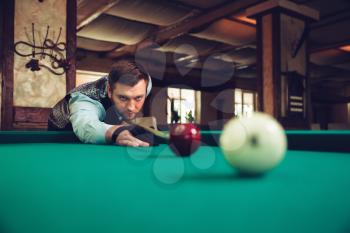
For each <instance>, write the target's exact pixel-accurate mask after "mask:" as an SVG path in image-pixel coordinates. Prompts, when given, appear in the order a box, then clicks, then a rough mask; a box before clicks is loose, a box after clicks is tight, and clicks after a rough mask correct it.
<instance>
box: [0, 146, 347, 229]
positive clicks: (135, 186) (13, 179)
mask: <svg viewBox="0 0 350 233" xmlns="http://www.w3.org/2000/svg"><path fill="white" fill-rule="evenodd" d="M349 197H350V156H348V155H347V154H344V153H334V152H333V153H331V152H327V153H326V152H312V151H311V152H310V151H307V152H306V151H288V152H287V154H286V158H285V160H284V161H283V162H282V163H281V164H280V166H278V167H277V168H276V169H274V170H273V171H271V172H269V173H268V174H266V175H265V176H262V177H254V178H249V177H240V176H238V175H237V173H236V172H235V170H234V169H233V168H232V167H230V166H229V165H228V164H227V163H226V161H225V160H224V159H223V157H222V154H221V151H220V149H219V148H218V147H214V146H202V147H201V148H200V149H199V151H197V152H196V153H195V154H194V155H193V156H192V157H190V158H186V159H182V158H179V157H175V156H174V155H173V154H172V152H171V151H170V150H169V148H168V147H167V146H166V145H161V146H158V147H151V148H128V147H119V146H106V145H104V146H103V145H84V144H79V143H25V144H21V143H18V144H2V145H0V232H8V233H21V232H25V233H37V232H45V233H54V232H55V233H59V232H65V233H70V232H75V233H76V232H130V233H133V232H152V233H156V232H168V233H177V232H179V233H180V232H203V233H205V232H230V233H232V232H244V233H248V232H269V233H273V232H299V233H300V232H318V233H322V232H325V233H329V232H342V233H343V232H344V233H345V232H350V198H349Z"/></svg>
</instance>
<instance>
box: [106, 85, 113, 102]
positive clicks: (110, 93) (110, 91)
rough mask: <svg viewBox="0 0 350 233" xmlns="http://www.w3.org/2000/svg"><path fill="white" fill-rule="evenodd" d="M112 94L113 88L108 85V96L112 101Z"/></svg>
mask: <svg viewBox="0 0 350 233" xmlns="http://www.w3.org/2000/svg"><path fill="white" fill-rule="evenodd" d="M112 92H113V90H112V87H111V86H110V85H109V84H108V86H107V94H108V97H109V98H110V99H112Z"/></svg>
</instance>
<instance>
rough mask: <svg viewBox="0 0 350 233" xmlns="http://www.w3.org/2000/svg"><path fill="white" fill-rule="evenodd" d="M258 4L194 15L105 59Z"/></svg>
mask: <svg viewBox="0 0 350 233" xmlns="http://www.w3.org/2000/svg"><path fill="white" fill-rule="evenodd" d="M260 2H262V0H246V1H234V2H230V3H228V4H226V5H223V6H221V7H219V8H216V9H214V10H212V11H209V12H205V13H202V14H198V15H197V14H194V15H193V16H192V17H190V18H186V19H184V20H182V21H180V22H179V23H176V24H173V25H170V26H168V27H165V28H161V29H159V30H158V31H156V32H153V33H151V34H150V35H149V36H148V37H147V38H146V39H145V40H143V41H141V42H140V43H138V44H135V45H125V46H123V47H120V48H118V49H117V50H115V51H112V52H109V53H108V54H107V57H112V58H117V57H121V56H128V55H132V54H133V53H135V52H136V50H137V49H142V48H145V47H148V46H150V45H151V44H154V43H156V44H160V45H161V44H163V43H164V42H166V41H167V40H169V39H172V38H175V37H177V36H180V35H183V34H185V33H188V32H190V31H191V30H193V29H195V28H199V27H201V26H204V25H206V24H209V23H211V22H214V21H215V20H218V19H221V18H223V17H226V16H229V15H232V14H234V13H236V12H238V11H240V10H242V9H245V8H248V7H250V6H253V5H255V4H257V3H260Z"/></svg>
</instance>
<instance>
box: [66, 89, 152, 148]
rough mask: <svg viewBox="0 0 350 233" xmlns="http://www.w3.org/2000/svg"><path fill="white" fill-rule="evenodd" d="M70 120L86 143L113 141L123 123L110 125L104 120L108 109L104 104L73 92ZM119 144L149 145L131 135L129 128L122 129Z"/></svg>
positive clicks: (75, 130) (77, 133)
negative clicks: (114, 134) (114, 133)
mask: <svg viewBox="0 0 350 233" xmlns="http://www.w3.org/2000/svg"><path fill="white" fill-rule="evenodd" d="M69 109H70V118H69V119H70V122H71V123H72V126H73V131H74V133H75V134H76V135H77V137H78V138H79V139H80V140H81V141H82V142H85V143H93V144H105V143H112V142H111V139H112V135H113V132H114V131H115V130H116V129H117V128H119V127H121V126H123V125H109V124H106V123H104V122H103V120H104V118H105V116H106V111H105V109H104V107H103V106H102V104H101V103H100V102H98V101H96V100H93V99H91V98H89V97H88V96H86V95H84V94H81V93H73V94H71V99H70V101H69ZM113 143H117V144H119V145H127V146H148V145H149V144H148V143H145V142H143V141H141V140H139V139H137V138H135V137H133V136H132V135H131V133H130V132H129V131H127V130H124V131H122V132H121V133H120V134H119V135H118V137H117V138H116V141H115V142H113Z"/></svg>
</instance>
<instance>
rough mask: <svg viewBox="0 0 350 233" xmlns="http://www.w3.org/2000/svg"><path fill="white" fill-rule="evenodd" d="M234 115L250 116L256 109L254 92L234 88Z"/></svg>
mask: <svg viewBox="0 0 350 233" xmlns="http://www.w3.org/2000/svg"><path fill="white" fill-rule="evenodd" d="M234 92H235V97H234V98H235V116H250V115H251V114H252V113H253V112H254V111H255V110H256V103H257V101H256V99H257V95H256V93H255V92H252V91H246V90H242V89H235V90H234Z"/></svg>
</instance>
